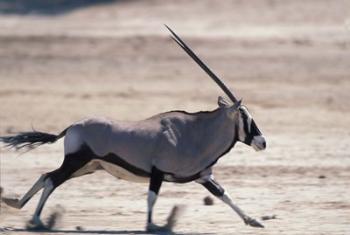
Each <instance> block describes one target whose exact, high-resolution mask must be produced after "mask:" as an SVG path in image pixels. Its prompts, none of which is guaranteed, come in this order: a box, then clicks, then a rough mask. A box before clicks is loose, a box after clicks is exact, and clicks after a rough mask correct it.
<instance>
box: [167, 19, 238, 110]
mask: <svg viewBox="0 0 350 235" xmlns="http://www.w3.org/2000/svg"><path fill="white" fill-rule="evenodd" d="M165 27H166V28H167V29H168V30H169V31H170V33H171V34H172V36H171V38H172V39H173V40H174V41H175V42H176V43H177V44H178V45H179V46H180V47H181V48H182V49H183V50H184V51H185V52H186V53H187V54H188V55H189V56H190V57H191V58H192V59H193V60H194V61H195V62H196V63H197V64H198V65H199V66H200V67H201V68H202V69H203V70H204V71H205V72H206V73H207V74H208V75H209V76H210V77H211V78H212V79H213V80H214V81H215V82H216V83H217V84H218V85H219V87H220V88H221V89H222V90H223V91H224V92H225V94H226V95H227V96H228V97H229V98H230V99H231V100H232V102H233V103H234V104H237V103H239V104H240V103H241V100H240V101H239V102H238V100H237V99H236V97H235V96H234V95H233V93H232V92H231V91H230V90H229V89H228V88H227V86H226V85H225V84H224V83H223V82H222V81H221V80H220V78H218V76H216V75H215V74H214V73H213V71H211V69H210V68H209V67H208V66H207V65H206V64H204V63H203V61H202V60H201V59H199V58H198V56H197V55H196V54H195V53H194V52H193V51H192V50H191V49H190V48H189V47H188V46H187V45H186V43H185V42H184V41H182V39H181V38H180V37H179V36H178V35H177V34H176V33H175V32H174V31H173V30H172V29H171V28H169V27H168V26H167V25H165Z"/></svg>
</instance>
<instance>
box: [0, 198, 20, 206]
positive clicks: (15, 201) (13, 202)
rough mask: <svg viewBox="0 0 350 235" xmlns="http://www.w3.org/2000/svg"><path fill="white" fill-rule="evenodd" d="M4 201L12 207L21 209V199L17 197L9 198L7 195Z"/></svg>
mask: <svg viewBox="0 0 350 235" xmlns="http://www.w3.org/2000/svg"><path fill="white" fill-rule="evenodd" d="M2 201H3V202H4V203H5V204H6V205H8V206H10V207H13V208H16V209H21V207H20V205H19V200H18V199H16V198H7V197H3V198H2Z"/></svg>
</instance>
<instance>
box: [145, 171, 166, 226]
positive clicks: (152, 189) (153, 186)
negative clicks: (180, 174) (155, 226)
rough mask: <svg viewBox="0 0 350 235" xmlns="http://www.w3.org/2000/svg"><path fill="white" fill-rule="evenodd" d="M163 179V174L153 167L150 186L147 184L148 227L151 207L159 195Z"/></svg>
mask: <svg viewBox="0 0 350 235" xmlns="http://www.w3.org/2000/svg"><path fill="white" fill-rule="evenodd" d="M163 179H164V173H163V172H162V171H160V170H158V169H157V168H156V167H153V168H152V172H151V177H150V184H149V191H148V198H147V204H148V216H147V223H148V225H150V224H152V212H153V206H154V204H155V202H156V200H157V197H158V193H159V190H160V187H161V186H162V182H163Z"/></svg>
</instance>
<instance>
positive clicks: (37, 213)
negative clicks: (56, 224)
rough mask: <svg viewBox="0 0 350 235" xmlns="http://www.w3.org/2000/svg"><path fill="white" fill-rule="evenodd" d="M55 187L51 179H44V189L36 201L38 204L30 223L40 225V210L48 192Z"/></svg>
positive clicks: (48, 194)
mask: <svg viewBox="0 0 350 235" xmlns="http://www.w3.org/2000/svg"><path fill="white" fill-rule="evenodd" d="M54 189H55V187H54V185H53V183H52V181H51V179H46V180H45V183H44V191H43V193H42V195H41V198H40V201H39V203H38V206H37V207H36V210H35V212H34V215H33V219H32V223H34V224H35V225H42V222H41V221H40V214H41V211H42V209H43V207H44V205H45V202H46V201H47V199H48V198H49V196H50V194H51V193H52V192H53V190H54Z"/></svg>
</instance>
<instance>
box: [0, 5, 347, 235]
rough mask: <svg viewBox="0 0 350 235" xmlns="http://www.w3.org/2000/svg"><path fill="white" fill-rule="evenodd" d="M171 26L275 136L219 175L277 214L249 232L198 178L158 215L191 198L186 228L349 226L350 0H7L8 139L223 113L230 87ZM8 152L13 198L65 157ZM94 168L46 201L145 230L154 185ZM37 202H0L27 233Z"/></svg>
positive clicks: (1, 124) (5, 170)
mask: <svg viewBox="0 0 350 235" xmlns="http://www.w3.org/2000/svg"><path fill="white" fill-rule="evenodd" d="M164 24H167V25H169V26H170V27H171V28H173V29H174V31H175V32H177V33H178V34H179V35H180V36H181V37H182V38H183V39H184V40H185V41H186V42H187V43H188V44H189V45H190V46H191V47H192V48H193V50H194V51H195V52H196V53H198V55H199V56H200V57H201V58H202V59H203V60H204V61H205V62H206V63H207V64H208V65H209V66H210V67H211V68H212V69H213V70H214V71H215V72H216V73H217V74H218V75H219V76H220V77H221V78H222V79H223V80H224V81H225V82H226V84H227V85H228V86H229V87H230V88H231V89H232V90H233V92H234V93H235V94H237V96H239V97H242V98H243V102H244V103H245V105H247V107H248V108H249V110H250V111H251V113H252V114H253V116H254V118H255V120H256V122H257V123H258V125H259V127H260V129H261V130H262V131H263V132H264V134H265V135H266V137H267V139H268V150H266V151H265V152H262V153H255V152H254V151H253V150H252V149H250V148H248V147H246V146H244V145H242V144H240V145H237V147H236V148H235V149H234V150H233V151H231V152H230V153H229V154H228V156H226V157H224V158H223V159H221V160H220V162H219V164H218V166H217V168H216V169H217V170H216V174H217V175H218V180H219V181H220V182H223V185H225V186H226V187H227V188H228V191H231V192H232V195H233V198H235V199H237V202H238V204H239V205H242V207H243V209H245V210H246V211H247V212H248V214H252V215H255V217H257V218H259V216H263V215H266V214H268V215H269V214H276V215H277V218H278V219H276V220H271V221H266V223H267V229H265V230H254V229H251V228H247V227H246V226H244V227H243V225H242V223H241V221H240V220H239V219H238V218H237V216H236V215H234V214H233V213H232V212H231V211H230V209H229V208H227V206H225V205H222V204H221V203H220V202H219V201H217V205H215V206H214V207H210V208H208V207H205V208H202V207H203V205H202V201H201V199H202V197H204V196H205V194H206V192H205V190H203V189H201V188H200V187H198V186H197V185H188V186H185V185H184V186H178V185H176V186H175V185H169V186H165V189H164V191H163V198H165V199H163V201H162V199H160V201H159V208H158V211H159V212H157V213H159V214H158V216H159V217H158V218H159V221H162V218H164V219H165V217H166V215H167V213H168V211H169V210H170V207H171V205H173V204H174V203H177V202H179V201H178V200H179V199H181V202H183V203H185V204H188V205H190V206H189V208H187V210H186V211H187V212H186V213H185V214H184V215H183V219H182V220H181V221H180V222H179V230H180V231H182V232H187V233H190V234H191V233H193V232H199V233H201V232H209V233H213V234H225V233H227V234H232V233H233V232H237V231H240V233H241V234H281V233H282V234H349V233H350V217H349V214H350V198H349V197H348V195H349V193H350V191H349V188H350V153H349V152H350V147H349V140H350V129H349V126H350V118H349V114H350V1H348V0H334V1H331V0H310V1H300V0H285V1H278V0H254V1H244V0H220V1H210V0H193V1H185V0H176V1H175V0H166V1H162V0H147V1H146V0H116V1H113V0H100V1H98V0H76V1H73V0H52V1H44V0H12V1H10V0H0V135H7V134H9V133H12V132H16V131H25V130H30V129H31V128H32V127H33V128H35V129H36V130H39V131H48V132H53V133H58V132H60V131H61V130H63V129H64V128H65V127H67V126H69V125H70V124H71V123H73V122H75V121H78V120H81V119H83V118H85V117H91V116H105V117H109V118H111V119H115V120H140V119H143V118H147V117H149V116H151V115H154V114H155V113H159V112H165V111H169V110H179V109H180V110H187V111H193V112H195V111H200V110H212V109H215V108H216V107H217V104H216V101H217V96H218V95H223V92H222V91H221V90H220V89H219V88H218V87H217V86H216V85H215V83H213V82H212V81H211V80H210V79H209V78H208V77H207V76H206V74H204V72H203V71H201V70H200V69H199V67H198V66H197V65H196V64H195V63H193V62H192V61H191V59H189V58H188V56H187V55H186V54H185V53H184V52H183V51H182V50H181V49H180V48H179V47H178V46H177V45H176V44H175V43H174V42H173V41H172V40H171V39H170V37H169V33H168V32H167V30H166V28H165V27H164ZM0 154H1V161H2V162H1V163H2V164H1V185H2V186H3V187H4V190H5V193H9V194H11V193H12V194H17V195H22V194H23V193H24V192H25V191H26V190H27V189H28V188H29V187H30V185H31V184H32V183H34V181H35V180H36V178H37V177H38V176H39V175H40V174H41V173H44V172H47V171H50V170H52V169H55V168H57V167H58V166H59V164H60V162H61V161H62V159H63V157H62V143H58V144H55V145H53V146H47V147H43V148H40V149H38V150H34V151H32V152H30V153H28V154H26V155H25V156H22V157H18V154H16V153H14V152H10V151H7V150H2V151H1V152H0ZM19 163H21V165H20V166H19ZM97 175H98V176H99V177H95V178H94V177H92V176H86V178H83V179H80V178H79V179H76V180H73V181H72V182H70V183H69V184H67V185H63V186H62V187H61V188H60V189H59V190H57V191H60V192H57V193H55V194H54V195H53V196H52V198H53V199H50V201H52V204H50V205H48V207H49V209H50V208H51V207H53V206H54V204H55V203H54V202H57V203H60V204H64V205H66V206H67V207H69V208H71V209H70V211H69V213H67V214H66V215H65V218H64V220H63V225H62V228H74V226H75V225H76V224H78V225H81V226H87V227H88V226H90V228H92V229H93V228H95V227H97V228H101V227H102V228H106V229H108V228H109V229H115V230H117V231H121V230H123V229H128V231H129V230H133V229H136V230H138V229H142V228H143V225H144V219H145V214H144V212H145V201H144V200H145V195H144V193H145V192H146V191H145V188H147V187H146V186H141V187H140V188H137V187H135V185H133V184H130V183H125V182H122V183H120V182H118V183H116V182H115V180H114V179H113V178H111V177H110V176H108V175H107V174H105V173H97ZM84 179H85V180H84ZM86 179H89V181H88V182H86ZM101 180H103V184H99V183H96V182H95V184H94V183H93V182H94V181H97V182H100V181H101ZM121 187H123V188H125V191H124V190H123V193H122V194H119V193H118V191H119V190H120V188H121ZM111 189H112V190H111ZM130 195H132V196H131V197H135V198H134V199H133V200H134V201H132V205H130V203H129V201H128V200H130ZM134 195H137V196H134ZM174 195H177V197H176V198H174ZM72 196H75V197H74V198H75V199H72ZM68 198H69V202H67V199H68ZM99 199H101V200H99ZM117 202H118V203H117ZM111 203H113V205H114V204H116V205H115V207H112V206H111ZM34 206H35V203H31V205H29V206H28V207H26V208H24V209H23V210H22V211H21V213H19V212H17V211H13V210H11V209H9V208H5V209H3V210H2V213H1V216H0V219H2V220H3V225H1V226H13V227H15V228H18V227H21V226H22V225H23V221H24V220H25V219H26V218H29V215H30V214H31V213H32V212H33V210H34ZM130 206H131V207H132V208H133V209H132V210H130ZM48 211H49V210H48ZM116 211H117V212H116ZM118 211H119V212H118ZM129 212H130V213H129ZM116 213H117V215H116ZM118 213H119V214H118ZM82 214H84V218H83V219H82V218H80V217H79V216H81V215H82ZM96 214H98V215H101V216H103V218H104V220H100V221H96V220H95V219H94V218H95V217H94V216H96ZM253 217H254V216H253ZM78 218H79V219H78ZM112 221H113V222H112ZM118 221H119V222H118ZM121 221H122V222H121ZM92 224H94V225H92ZM135 226H136V227H135ZM218 227H219V228H218ZM123 231H124V230H123ZM120 234H122V233H120ZM125 234H128V232H127V231H126V232H125Z"/></svg>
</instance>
